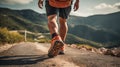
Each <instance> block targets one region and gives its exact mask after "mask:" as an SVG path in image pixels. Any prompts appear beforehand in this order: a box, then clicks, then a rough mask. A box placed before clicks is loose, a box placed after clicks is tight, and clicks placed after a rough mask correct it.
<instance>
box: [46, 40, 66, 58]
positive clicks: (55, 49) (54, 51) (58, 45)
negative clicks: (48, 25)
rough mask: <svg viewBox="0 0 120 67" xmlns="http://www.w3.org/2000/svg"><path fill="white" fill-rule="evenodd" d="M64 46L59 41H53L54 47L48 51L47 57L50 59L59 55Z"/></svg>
mask: <svg viewBox="0 0 120 67" xmlns="http://www.w3.org/2000/svg"><path fill="white" fill-rule="evenodd" d="M63 46H64V43H63V42H61V41H55V43H54V46H53V47H52V49H51V50H50V51H49V53H48V56H49V57H50V58H52V57H54V56H57V55H58V54H59V50H60V49H61V48H62V47H63Z"/></svg>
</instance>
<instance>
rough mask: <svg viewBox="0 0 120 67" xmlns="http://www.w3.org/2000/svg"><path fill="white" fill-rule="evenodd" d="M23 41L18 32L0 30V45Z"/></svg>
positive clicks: (5, 29)
mask: <svg viewBox="0 0 120 67" xmlns="http://www.w3.org/2000/svg"><path fill="white" fill-rule="evenodd" d="M23 40H24V37H23V36H22V35H20V34H19V33H18V32H9V31H8V29H7V28H0V44H6V43H16V42H21V41H23Z"/></svg>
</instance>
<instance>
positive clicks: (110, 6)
mask: <svg viewBox="0 0 120 67" xmlns="http://www.w3.org/2000/svg"><path fill="white" fill-rule="evenodd" d="M94 8H95V9H107V8H114V7H113V5H110V4H106V3H101V4H99V5H97V6H95V7H94Z"/></svg>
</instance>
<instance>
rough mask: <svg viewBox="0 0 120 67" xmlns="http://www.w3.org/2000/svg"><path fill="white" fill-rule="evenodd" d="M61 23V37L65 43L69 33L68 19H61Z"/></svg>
mask: <svg viewBox="0 0 120 67" xmlns="http://www.w3.org/2000/svg"><path fill="white" fill-rule="evenodd" d="M59 23H60V30H59V32H60V36H61V38H62V40H63V41H65V39H66V34H67V32H68V26H67V22H66V19H63V18H61V17H60V18H59Z"/></svg>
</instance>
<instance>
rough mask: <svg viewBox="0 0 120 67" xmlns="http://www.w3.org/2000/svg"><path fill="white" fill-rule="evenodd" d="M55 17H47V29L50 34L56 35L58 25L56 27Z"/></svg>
mask: <svg viewBox="0 0 120 67" xmlns="http://www.w3.org/2000/svg"><path fill="white" fill-rule="evenodd" d="M56 20H57V15H56V14H55V15H50V16H48V28H49V30H50V34H51V35H52V34H53V33H58V25H57V22H56Z"/></svg>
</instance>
